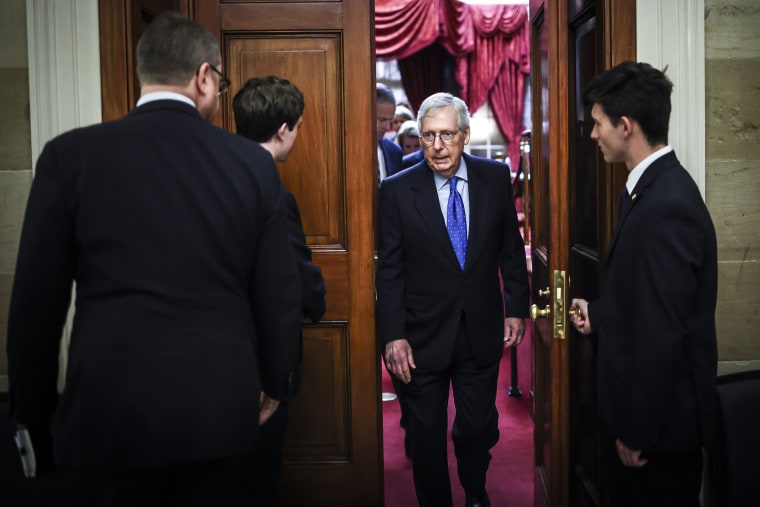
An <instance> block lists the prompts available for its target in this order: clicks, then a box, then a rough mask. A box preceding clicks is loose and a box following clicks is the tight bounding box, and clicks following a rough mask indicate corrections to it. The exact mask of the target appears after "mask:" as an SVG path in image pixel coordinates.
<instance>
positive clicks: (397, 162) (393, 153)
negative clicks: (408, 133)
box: [380, 139, 404, 178]
mask: <svg viewBox="0 0 760 507" xmlns="http://www.w3.org/2000/svg"><path fill="white" fill-rule="evenodd" d="M380 150H381V151H382V152H383V158H384V159H385V177H386V178H387V177H388V176H390V175H392V174H396V173H397V172H399V171H400V170H401V169H402V167H401V158H402V156H403V152H404V151H403V150H402V149H401V146H399V145H398V144H396V143H394V142H393V141H391V140H390V139H381V140H380Z"/></svg>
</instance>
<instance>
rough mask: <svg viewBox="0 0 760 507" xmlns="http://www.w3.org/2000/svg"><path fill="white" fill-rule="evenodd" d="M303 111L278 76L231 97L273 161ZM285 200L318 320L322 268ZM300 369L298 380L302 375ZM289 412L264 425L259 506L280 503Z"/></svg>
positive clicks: (309, 310)
mask: <svg viewBox="0 0 760 507" xmlns="http://www.w3.org/2000/svg"><path fill="white" fill-rule="evenodd" d="M303 110H304V98H303V93H302V92H301V90H299V89H298V88H297V87H296V86H295V85H294V84H293V83H291V82H290V81H288V80H286V79H281V78H278V77H276V76H267V77H255V78H251V79H249V80H248V81H246V83H245V84H244V85H243V87H242V88H241V89H240V91H238V93H237V94H235V97H234V99H233V100H232V111H233V113H234V115H235V127H236V129H237V133H238V134H240V135H242V136H245V137H247V138H248V139H252V140H253V141H256V142H257V143H259V144H261V146H262V147H263V148H264V149H265V150H267V151H268V152H269V153H270V154H271V155H272V158H273V159H274V160H275V162H285V161H286V160H287V159H288V156H289V155H290V152H291V151H292V150H293V146H295V142H296V138H297V137H298V129H299V128H300V127H301V124H302V123H303ZM285 203H286V207H287V209H288V227H289V229H288V232H289V235H290V241H291V244H292V245H293V251H294V254H295V257H296V262H297V263H298V272H299V274H300V275H301V294H302V297H303V299H302V311H303V314H304V315H305V316H306V317H308V318H309V319H310V320H311V321H312V322H319V319H321V318H322V316H323V315H324V313H325V309H326V308H325V283H324V280H323V278H322V270H321V269H320V267H319V266H316V265H314V263H313V262H312V257H311V249H310V248H309V245H308V244H307V243H306V236H305V235H304V231H303V225H302V223H301V213H300V211H299V210H298V203H297V202H296V199H295V197H294V196H293V194H291V193H290V192H289V191H287V190H286V191H285ZM296 373H297V376H296V380H295V381H294V383H295V384H296V385H299V384H300V381H299V380H300V378H299V377H300V376H299V375H298V372H296ZM287 414H288V413H287V403H286V402H283V403H280V405H279V407H278V408H277V410H276V411H275V413H274V414H273V415H272V417H271V418H270V419H269V420H268V421H267V422H266V423H264V424H263V425H262V426H261V434H260V437H259V445H258V447H257V452H256V457H255V462H256V467H255V470H254V473H253V475H252V477H251V480H252V481H253V482H254V483H255V484H256V487H255V489H256V492H257V502H258V503H257V504H258V505H276V499H277V489H278V486H279V482H280V468H281V465H282V441H283V438H284V437H285V430H286V429H287V422H288V420H287V417H288V415H287Z"/></svg>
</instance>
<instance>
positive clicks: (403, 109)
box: [385, 104, 414, 144]
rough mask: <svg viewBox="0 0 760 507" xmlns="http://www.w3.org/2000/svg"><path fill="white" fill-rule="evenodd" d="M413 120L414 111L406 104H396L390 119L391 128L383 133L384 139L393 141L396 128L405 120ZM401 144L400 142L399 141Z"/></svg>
mask: <svg viewBox="0 0 760 507" xmlns="http://www.w3.org/2000/svg"><path fill="white" fill-rule="evenodd" d="M409 120H414V113H413V112H412V110H411V108H410V107H409V106H408V105H407V104H397V105H396V113H395V114H394V115H393V121H391V128H390V130H389V131H388V132H386V133H385V137H386V139H390V140H391V141H395V140H396V139H397V135H398V130H399V129H400V128H401V125H402V124H403V123H404V122H405V121H409ZM399 144H401V143H399Z"/></svg>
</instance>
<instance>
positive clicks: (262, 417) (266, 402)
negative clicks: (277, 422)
mask: <svg viewBox="0 0 760 507" xmlns="http://www.w3.org/2000/svg"><path fill="white" fill-rule="evenodd" d="M279 406H280V401H279V400H275V399H274V398H270V397H269V395H267V393H265V392H264V391H261V395H259V426H261V425H263V424H264V423H265V422H267V421H268V420H269V418H270V417H272V414H274V413H275V411H276V410H277V407H279Z"/></svg>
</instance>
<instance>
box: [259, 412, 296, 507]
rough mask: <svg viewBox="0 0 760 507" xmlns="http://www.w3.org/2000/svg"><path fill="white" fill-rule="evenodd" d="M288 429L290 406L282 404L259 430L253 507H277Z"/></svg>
mask: <svg viewBox="0 0 760 507" xmlns="http://www.w3.org/2000/svg"><path fill="white" fill-rule="evenodd" d="M287 428H288V404H287V402H284V401H283V402H281V403H280V405H279V406H278V407H277V410H276V411H275V412H274V414H272V417H270V418H269V419H268V420H267V422H265V423H264V425H263V426H261V427H260V428H259V437H258V441H257V444H256V455H255V457H254V460H253V461H254V469H253V474H252V475H251V481H252V483H253V486H254V489H255V490H256V502H255V503H254V504H253V505H256V506H261V507H270V506H274V505H277V493H278V491H279V487H280V474H281V471H282V442H283V440H284V439H285V431H286V430H287Z"/></svg>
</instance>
